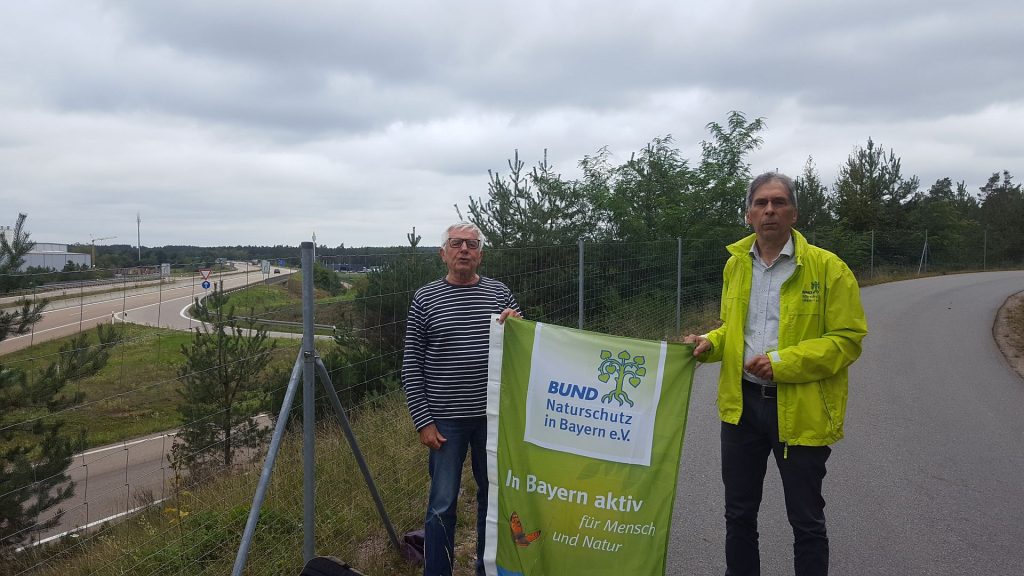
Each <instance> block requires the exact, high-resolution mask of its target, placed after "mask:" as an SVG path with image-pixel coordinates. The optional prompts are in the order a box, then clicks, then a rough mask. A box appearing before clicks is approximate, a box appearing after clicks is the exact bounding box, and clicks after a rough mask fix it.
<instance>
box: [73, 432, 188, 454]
mask: <svg viewBox="0 0 1024 576" xmlns="http://www.w3.org/2000/svg"><path fill="white" fill-rule="evenodd" d="M175 435H177V432H168V433H167V434H160V435H157V436H152V437H149V438H143V439H141V440H133V441H131V442H122V443H121V444H111V445H110V446H104V447H102V448H96V449H95V450H89V451H88V452H82V453H81V454H75V455H74V458H79V457H82V456H92V455H93V454H99V453H100V452H107V451H108V450H123V449H125V448H127V447H129V446H134V445H136V444H142V443H143V442H152V441H153V440H160V439H162V438H167V437H168V436H175Z"/></svg>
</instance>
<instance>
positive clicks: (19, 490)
mask: <svg viewBox="0 0 1024 576" xmlns="http://www.w3.org/2000/svg"><path fill="white" fill-rule="evenodd" d="M25 218H26V215H25V214H20V215H19V216H18V221H17V225H16V226H15V227H14V229H13V235H12V237H11V238H7V237H6V235H5V234H0V283H2V286H0V293H3V292H6V289H5V287H6V286H10V285H16V284H17V282H14V281H10V282H8V281H7V280H8V279H11V278H12V277H15V276H17V270H18V268H19V267H20V266H21V264H22V263H23V262H24V256H25V254H27V253H28V251H29V250H31V249H32V247H33V246H34V243H33V242H31V241H30V240H29V234H28V232H26V231H25V230H24V222H25ZM45 307H46V301H45V300H42V301H36V302H28V301H22V302H21V303H20V304H19V306H18V307H17V308H16V309H15V310H13V311H3V312H0V342H2V341H4V340H6V339H7V338H8V337H10V336H17V335H21V334H25V333H27V332H28V331H29V330H31V328H32V325H33V324H35V323H36V322H38V321H39V320H40V319H41V318H42V312H43V309H44V308H45ZM96 332H97V334H98V337H99V344H97V345H93V344H91V342H90V340H91V339H90V337H89V333H87V332H83V333H80V334H79V335H78V336H76V337H75V338H73V339H72V340H70V341H68V342H66V343H64V344H63V345H62V346H61V347H60V349H59V351H58V354H57V359H56V360H55V361H53V362H51V363H50V364H49V365H48V366H46V367H45V368H44V369H43V370H42V371H41V372H40V373H39V374H38V375H36V376H35V377H31V375H29V374H26V373H25V371H23V370H19V369H12V368H8V367H5V366H3V365H2V364H0V555H2V554H7V553H10V552H11V551H12V550H13V548H14V547H16V546H18V545H20V544H23V543H25V542H26V541H27V540H28V539H29V538H30V536H31V535H32V534H33V533H34V532H36V531H39V530H47V529H49V528H52V527H53V526H55V525H57V523H58V522H59V521H60V518H61V511H60V510H59V509H58V510H57V513H56V514H55V515H53V516H52V517H51V518H50V519H49V520H47V521H45V522H41V523H40V522H37V519H38V517H39V515H40V514H41V513H42V512H44V511H46V510H48V509H50V508H52V507H54V506H56V505H58V504H59V503H60V502H63V501H64V500H67V499H68V498H70V497H71V496H72V495H73V494H74V489H75V487H74V484H73V483H72V482H71V481H70V480H71V479H70V477H69V476H68V474H67V469H68V466H70V464H71V458H72V455H73V454H74V453H75V452H76V451H78V450H81V449H82V448H83V447H84V446H85V438H84V435H83V434H82V433H78V434H72V433H69V432H67V431H66V430H64V421H63V420H62V419H61V418H60V417H59V416H58V414H59V413H60V412H61V411H62V410H65V409H67V408H69V407H71V406H73V405H74V404H77V403H78V402H80V401H81V399H82V394H81V393H68V390H67V388H68V386H67V384H68V383H69V382H72V381H75V380H78V379H80V378H84V377H87V376H90V375H92V374H95V373H96V372H98V371H99V370H100V369H101V368H103V366H104V365H106V363H107V360H108V358H109V357H110V348H111V347H112V346H114V345H115V344H116V343H117V342H118V341H119V340H120V336H119V332H118V330H116V329H115V328H114V327H111V326H102V325H101V326H99V327H98V328H97V330H96Z"/></svg>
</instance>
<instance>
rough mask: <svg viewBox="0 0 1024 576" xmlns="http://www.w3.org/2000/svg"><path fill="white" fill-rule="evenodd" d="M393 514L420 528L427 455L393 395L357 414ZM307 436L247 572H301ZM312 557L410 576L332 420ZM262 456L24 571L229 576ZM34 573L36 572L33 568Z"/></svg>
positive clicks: (288, 464) (471, 497)
mask: <svg viewBox="0 0 1024 576" xmlns="http://www.w3.org/2000/svg"><path fill="white" fill-rule="evenodd" d="M351 422H352V427H353V431H354V433H355V435H356V437H357V438H358V439H359V442H360V446H361V449H362V452H363V454H364V455H365V456H366V459H367V464H368V466H369V467H370V470H371V471H372V472H373V473H374V477H375V479H376V482H377V487H378V490H379V492H380V495H381V498H382V499H383V501H384V503H385V507H386V508H387V511H388V513H389V515H390V517H391V520H392V522H393V524H394V526H395V528H396V530H397V531H398V533H399V535H401V534H402V533H404V532H406V531H408V530H412V529H417V528H420V527H421V525H422V522H423V511H424V510H425V506H426V495H427V481H428V480H427V473H426V451H425V450H424V449H423V448H422V446H420V445H419V443H418V442H417V441H416V438H415V434H414V433H413V432H412V427H411V426H410V422H409V420H408V414H407V412H406V408H405V403H404V398H403V396H402V394H401V393H392V394H389V395H388V396H386V397H384V398H381V399H379V400H378V401H377V402H376V403H375V405H373V406H372V407H369V406H368V407H367V408H366V409H363V410H359V411H356V412H354V413H353V414H352V416H351ZM301 442H302V434H301V429H296V430H293V431H291V432H289V434H288V435H287V436H286V437H285V439H284V441H283V442H282V445H281V450H280V453H279V457H278V460H277V463H276V467H275V471H274V474H273V475H272V476H271V483H270V489H269V491H268V494H267V499H266V500H265V502H264V505H263V508H262V510H261V516H260V520H259V523H258V525H257V529H256V532H255V539H254V541H253V544H252V547H251V551H250V554H249V559H248V562H247V564H246V569H245V573H246V574H249V575H253V576H271V575H274V576H276V575H279V574H297V573H298V572H299V569H300V568H301V566H302V543H303V530H302V517H303V503H302V500H303V497H302V447H301ZM316 449H317V455H316V458H317V467H316V475H317V492H316V525H315V526H316V528H315V533H316V544H317V545H316V553H317V554H321V555H333V556H337V557H339V558H342V559H344V560H345V561H347V562H349V563H350V564H352V565H353V566H354V567H356V568H357V569H359V570H360V571H362V572H364V573H366V574H386V575H396V576H413V575H415V574H420V573H421V570H422V568H418V567H415V566H412V565H410V564H408V563H407V562H405V560H404V559H402V557H401V556H400V555H399V554H398V553H397V552H396V551H395V550H394V549H393V548H392V547H391V545H390V542H389V539H388V537H387V532H386V530H385V529H384V526H383V523H382V522H381V520H380V518H379V516H378V514H377V511H376V508H375V507H374V505H373V501H372V499H371V498H370V497H369V494H368V491H367V488H366V485H365V483H364V482H363V478H362V475H361V474H360V472H359V468H358V466H357V465H356V462H355V459H354V458H353V455H352V450H351V449H350V447H349V445H348V443H347V442H346V441H345V439H344V437H343V435H342V434H341V431H340V430H339V427H338V425H337V423H336V422H334V421H331V422H325V423H323V424H321V425H320V426H319V429H318V433H317V436H316ZM261 466H262V459H258V461H257V462H253V463H251V464H249V465H246V466H243V467H240V468H237V469H235V470H234V473H232V474H223V475H221V477H220V478H219V479H218V480H216V481H215V482H212V483H210V484H208V485H205V486H201V487H195V488H192V489H189V490H184V489H182V490H178V491H177V493H176V494H175V495H174V496H173V497H172V498H171V499H170V500H169V501H167V502H165V503H164V504H163V505H162V507H161V508H160V509H159V510H157V509H156V508H153V509H151V510H149V511H147V512H144V513H142V514H140V515H137V516H135V517H134V518H132V519H129V520H128V521H125V522H122V523H119V524H116V525H112V526H109V527H105V528H103V529H101V530H99V531H98V532H95V533H93V534H90V535H87V536H85V537H83V538H81V539H79V540H71V539H65V541H64V542H61V543H58V544H57V545H55V546H51V547H47V548H42V549H33V550H31V551H30V553H28V554H25V555H22V556H21V557H19V558H18V563H19V566H18V567H16V570H15V571H16V572H17V569H18V568H20V569H31V570H33V571H34V572H33V573H38V574H41V575H53V576H64V575H65V574H96V575H99V576H106V575H115V574H117V575H122V574H138V575H151V574H152V575H155V574H160V575H165V574H185V575H188V576H200V575H206V574H211V575H212V574H217V575H220V574H228V573H230V570H231V566H232V564H233V562H234V560H235V555H236V552H237V550H238V547H239V543H240V535H241V534H242V532H243V528H244V526H245V522H246V519H247V516H248V513H249V507H250V505H251V502H252V499H253V494H254V493H255V487H256V484H257V481H258V478H259V475H260V468H261ZM463 485H464V486H465V487H466V489H465V490H464V491H463V494H462V498H461V499H460V509H459V518H460V523H459V528H458V530H459V534H458V536H457V541H459V542H460V545H459V547H458V550H457V551H456V554H457V558H456V564H457V569H456V572H455V573H456V575H458V576H468V575H470V574H472V573H473V566H472V564H473V556H474V545H475V544H474V542H473V537H472V535H473V533H474V528H473V525H474V524H473V520H474V514H475V486H474V485H473V482H472V480H471V479H470V477H469V475H468V473H467V475H466V477H464V479H463ZM36 569H38V572H35V570H36Z"/></svg>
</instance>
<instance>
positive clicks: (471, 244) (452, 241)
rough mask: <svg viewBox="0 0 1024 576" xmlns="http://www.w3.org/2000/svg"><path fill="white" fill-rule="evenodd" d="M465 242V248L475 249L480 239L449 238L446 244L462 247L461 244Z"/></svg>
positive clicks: (478, 245)
mask: <svg viewBox="0 0 1024 576" xmlns="http://www.w3.org/2000/svg"><path fill="white" fill-rule="evenodd" d="M463 242H465V244H466V248H469V249H470V250H476V249H477V248H479V247H480V241H479V240H477V239H475V238H449V239H448V245H449V246H451V247H452V248H462V244H463Z"/></svg>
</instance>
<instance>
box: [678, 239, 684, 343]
mask: <svg viewBox="0 0 1024 576" xmlns="http://www.w3.org/2000/svg"><path fill="white" fill-rule="evenodd" d="M682 307H683V237H682V236H677V237H676V338H679V336H680V325H679V323H680V320H681V318H682Z"/></svg>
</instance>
